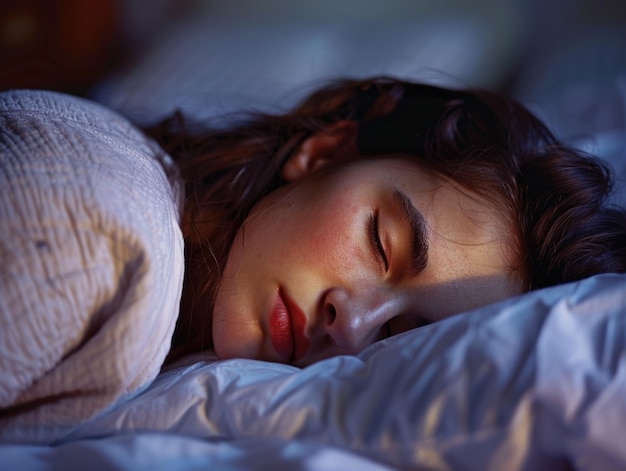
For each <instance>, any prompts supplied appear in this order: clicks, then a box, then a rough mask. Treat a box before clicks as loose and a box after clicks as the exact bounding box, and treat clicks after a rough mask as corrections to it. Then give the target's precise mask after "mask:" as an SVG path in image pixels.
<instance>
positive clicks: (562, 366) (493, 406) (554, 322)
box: [5, 275, 626, 470]
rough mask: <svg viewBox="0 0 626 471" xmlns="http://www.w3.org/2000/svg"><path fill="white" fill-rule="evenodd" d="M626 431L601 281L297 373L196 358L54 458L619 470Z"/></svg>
mask: <svg viewBox="0 0 626 471" xmlns="http://www.w3.org/2000/svg"><path fill="white" fill-rule="evenodd" d="M625 424H626V276H625V275H600V276H597V277H594V278H590V279H588V280H584V281H582V282H577V283H572V284H568V285H563V286H559V287H555V288H551V289H547V290H542V291H538V292H534V293H531V294H528V295H525V296H522V297H520V298H518V299H512V300H508V301H505V302H503V303H499V304H497V305H493V306H489V307H486V308H483V309H479V310H477V311H474V312H472V313H467V314H462V315H459V316H457V317H455V318H452V319H448V320H446V321H443V322H441V323H438V324H433V325H431V326H427V327H425V328H421V329H418V330H415V331H412V332H408V333H406V334H404V335H401V336H397V337H394V338H391V339H388V340H385V341H382V342H379V343H377V344H375V345H373V346H371V347H370V348H368V349H366V350H365V351H363V352H362V353H361V354H360V355H359V356H357V357H350V356H345V357H336V358H332V359H328V360H325V361H322V362H319V363H316V364H314V365H312V366H310V367H308V368H305V369H302V370H300V369H298V368H295V367H291V366H287V365H282V364H274V363H266V362H260V361H253V360H229V361H222V362H219V361H218V362H215V361H212V360H211V359H210V358H198V357H190V358H187V359H186V361H185V362H184V364H181V365H178V366H176V367H174V368H173V369H171V370H169V371H167V372H164V373H162V374H161V375H160V376H159V377H158V378H157V380H156V381H155V382H154V383H153V384H152V386H151V387H150V388H148V389H147V390H146V391H144V392H143V393H142V394H140V395H139V396H137V397H135V398H134V399H132V400H130V401H129V402H126V403H124V404H120V405H119V406H118V407H116V408H114V409H113V410H110V411H108V412H107V413H105V414H103V415H101V416H100V417H98V418H96V419H95V420H92V421H91V422H89V423H86V424H85V425H84V426H82V427H80V428H79V429H74V430H72V431H70V432H69V433H68V434H67V435H66V436H64V437H63V438H61V439H60V440H58V441H57V445H62V446H61V447H60V448H51V449H48V453H49V455H47V456H54V455H55V453H61V454H62V453H64V451H63V450H65V449H66V448H64V447H66V446H70V444H72V443H75V444H76V445H72V446H76V447H79V446H80V445H79V444H80V443H85V444H87V445H88V446H89V447H91V448H93V449H98V448H99V447H102V449H101V450H99V451H97V453H105V454H106V453H109V451H107V448H108V447H110V446H111V444H114V446H113V448H114V449H115V447H120V446H121V447H124V446H128V447H131V448H132V447H134V446H139V445H137V442H136V441H135V440H138V438H136V436H135V435H134V434H136V433H139V434H140V436H142V437H144V438H141V440H146V441H147V442H149V441H150V440H151V438H149V437H150V436H151V435H145V434H146V433H148V434H150V433H154V432H156V433H157V435H156V437H162V435H159V434H160V433H163V432H167V433H174V434H177V435H180V436H186V437H194V440H192V441H191V442H190V445H189V446H199V445H196V443H197V442H196V439H201V440H208V441H209V443H213V444H214V443H216V441H225V443H231V442H230V441H231V440H235V441H234V442H232V443H234V444H235V446H236V447H237V446H239V445H238V444H239V443H243V442H239V440H242V439H252V441H251V442H250V443H255V440H257V439H259V440H262V439H276V440H284V441H294V443H304V444H310V445H312V446H314V447H322V448H323V447H330V448H329V449H341V450H346V452H348V453H350V454H356V456H362V457H365V458H367V459H369V460H371V461H372V462H374V463H383V464H385V465H386V466H391V467H397V468H400V469H455V470H457V469H460V470H464V469H467V470H477V469H480V470H536V469H572V468H573V469H590V470H620V469H624V467H626V449H625V448H624V446H623V437H624V430H625V427H626V425H625ZM120 434H121V435H122V437H120V438H118V439H117V440H97V438H98V437H111V436H116V435H120ZM129 434H131V435H129ZM124 436H125V437H135V438H132V439H131V438H124ZM161 439H162V438H156V439H155V440H157V445H158V441H159V440H161ZM93 440H96V441H95V442H94V441H93ZM128 440H130V442H128V443H127V445H123V443H124V442H125V441H128ZM177 440H183V441H184V439H183V438H178V439H177ZM256 443H258V442H256ZM13 446H14V447H17V452H16V451H15V449H11V448H10V447H9V448H8V450H11V451H12V453H15V454H14V456H22V457H24V459H27V458H28V452H27V450H22V451H19V449H20V446H19V445H13ZM143 446H145V447H147V448H149V449H150V450H153V451H151V452H150V453H155V452H154V449H153V448H152V447H151V445H149V444H148V443H146V444H145V445H141V446H140V448H141V447H143ZM181 446H182V448H181V450H179V451H180V452H181V453H182V454H183V455H184V454H185V452H184V446H183V445H181ZM207 446H209V445H207ZM114 449H113V450H110V453H115V451H114ZM317 449H318V450H319V448H317ZM5 450H7V448H5ZM36 450H39V449H35V451H36ZM95 452H96V451H94V453H95ZM37 453H39V452H37ZM150 453H148V455H147V457H146V456H145V455H143V454H142V452H138V454H137V455H136V456H134V459H137V460H139V462H142V460H144V459H149V457H150V456H151V455H150ZM156 453H157V454H158V453H160V452H156ZM163 453H165V455H166V456H167V453H169V452H168V451H167V449H166V450H164V451H163ZM207 453H209V452H208V451H207ZM254 453H255V452H254V447H253V451H252V454H253V455H254ZM281 453H282V451H281ZM209 454H210V453H209ZM218 462H219V461H218ZM189 466H190V467H189V468H188V469H193V466H191V464H190V465H189ZM130 468H131V466H130V465H129V469H130ZM304 468H305V469H306V463H305V465H304ZM235 469H237V468H235ZM311 469H314V468H311ZM322 469H324V468H322Z"/></svg>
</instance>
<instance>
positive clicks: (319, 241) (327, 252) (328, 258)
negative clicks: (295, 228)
mask: <svg viewBox="0 0 626 471" xmlns="http://www.w3.org/2000/svg"><path fill="white" fill-rule="evenodd" d="M355 213H356V211H354V212H353V213H352V214H350V215H348V214H344V215H342V216H339V220H332V221H329V220H326V221H324V220H322V221H320V222H321V223H320V224H318V225H316V227H315V228H314V230H309V231H308V232H306V231H303V234H302V237H301V239H300V240H301V242H302V243H301V244H299V250H300V253H301V254H302V257H303V263H305V264H306V266H308V267H318V271H319V272H321V273H320V274H324V275H329V276H332V278H333V279H334V280H336V279H337V278H338V277H341V276H344V277H345V276H348V275H350V276H353V275H355V274H358V273H360V272H362V271H363V268H364V266H363V265H364V257H366V251H365V250H364V249H365V247H364V245H365V243H364V241H365V239H366V235H365V226H364V227H363V228H361V229H359V225H358V223H357V220H358V218H357V217H355ZM356 214H358V213H356ZM329 281H330V280H329ZM335 282H336V281H335Z"/></svg>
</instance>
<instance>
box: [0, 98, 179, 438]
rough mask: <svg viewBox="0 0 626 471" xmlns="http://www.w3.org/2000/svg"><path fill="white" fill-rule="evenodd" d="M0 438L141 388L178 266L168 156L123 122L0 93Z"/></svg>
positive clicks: (48, 429) (74, 105)
mask: <svg viewBox="0 0 626 471" xmlns="http://www.w3.org/2000/svg"><path fill="white" fill-rule="evenodd" d="M0 188H1V190H0V260H2V263H1V264H0V372H1V374H0V436H2V437H3V438H5V439H6V438H9V439H15V440H32V439H35V438H36V436H38V435H46V436H50V433H52V434H53V432H54V430H55V429H56V428H64V429H65V430H67V428H68V427H71V426H73V425H75V424H78V423H81V422H82V421H84V420H86V419H88V418H91V417H93V416H95V415H96V414H97V413H98V412H100V411H102V410H103V409H105V408H107V407H109V406H110V405H111V404H113V403H114V402H115V401H117V400H118V399H120V398H122V397H124V396H126V395H129V394H131V393H135V392H137V391H138V390H140V389H142V388H143V387H145V386H146V385H147V384H149V383H150V381H151V380H152V379H153V378H154V377H155V376H156V374H157V373H158V371H159V369H160V366H161V364H162V362H163V359H164V357H165V355H166V354H167V351H168V349H169V346H170V338H171V334H172V332H173V329H174V325H175V320H176V317H177V314H178V304H179V300H180V293H181V288H182V277H183V271H184V263H183V242H182V235H181V232H180V228H179V215H180V203H181V188H180V185H179V184H178V182H177V180H176V175H175V171H174V168H173V165H172V162H171V159H170V158H169V157H168V156H167V155H166V154H165V153H164V152H163V151H162V150H161V149H160V147H159V146H157V145H156V143H154V142H153V141H151V140H150V139H148V138H146V137H145V136H144V135H143V134H142V133H141V132H139V131H138V130H137V129H136V128H134V127H133V126H132V125H131V124H130V123H129V122H128V121H126V120H125V119H124V118H122V117H120V116H118V115H117V114H115V113H113V112H111V111H109V110H107V109H105V108H103V107H101V106H99V105H96V104H93V103H90V102H88V101H85V100H82V99H78V98H75V97H71V96H67V95H62V94H58V93H52V92H42V91H24V90H22V91H11V92H5V93H1V94H0Z"/></svg>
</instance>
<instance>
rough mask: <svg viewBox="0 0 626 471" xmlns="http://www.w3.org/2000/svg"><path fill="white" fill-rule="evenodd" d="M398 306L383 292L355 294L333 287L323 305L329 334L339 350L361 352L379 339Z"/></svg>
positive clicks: (366, 290)
mask: <svg viewBox="0 0 626 471" xmlns="http://www.w3.org/2000/svg"><path fill="white" fill-rule="evenodd" d="M397 303H398V301H397V299H395V298H394V297H393V296H391V295H390V293H388V292H385V291H384V290H382V289H361V290H359V291H355V292H352V293H351V292H348V291H347V290H345V289H343V288H332V289H330V290H328V291H327V292H326V293H325V296H324V299H323V303H322V308H323V310H324V327H325V330H326V333H327V334H328V335H329V336H330V337H331V339H332V341H333V343H335V344H336V345H337V346H338V347H341V348H344V349H348V350H351V351H359V350H361V349H363V348H365V347H366V346H367V345H369V344H370V343H372V342H374V341H375V340H377V339H378V338H379V335H378V334H379V332H380V329H381V327H382V326H383V325H384V324H385V322H387V321H388V320H390V319H391V318H392V317H394V315H395V311H397V308H396V306H397Z"/></svg>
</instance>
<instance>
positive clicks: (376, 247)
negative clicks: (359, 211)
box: [369, 211, 389, 272]
mask: <svg viewBox="0 0 626 471" xmlns="http://www.w3.org/2000/svg"><path fill="white" fill-rule="evenodd" d="M369 236H370V241H371V242H372V248H373V251H374V256H375V257H376V260H377V261H378V263H379V264H380V266H381V267H383V268H384V270H385V272H387V271H389V260H387V255H386V254H385V248H384V247H383V243H382V241H381V239H380V231H379V228H378V211H376V212H374V214H372V216H371V217H370V222H369Z"/></svg>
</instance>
